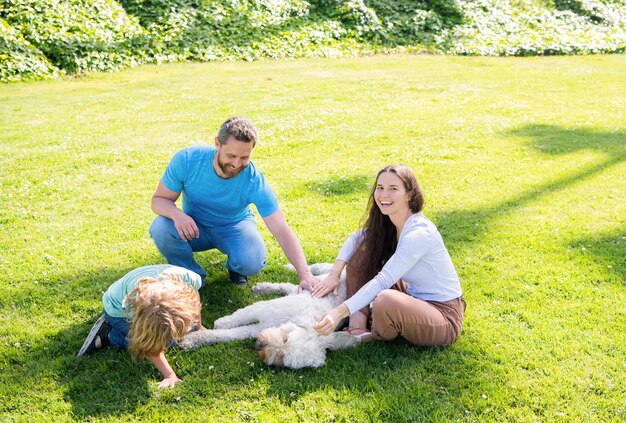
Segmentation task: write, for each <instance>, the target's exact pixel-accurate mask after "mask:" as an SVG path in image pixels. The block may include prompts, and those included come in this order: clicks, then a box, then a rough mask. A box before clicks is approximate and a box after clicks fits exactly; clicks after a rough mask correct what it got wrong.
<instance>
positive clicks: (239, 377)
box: [0, 55, 626, 422]
mask: <svg viewBox="0 0 626 423" xmlns="http://www.w3.org/2000/svg"><path fill="white" fill-rule="evenodd" d="M232 115H245V116H247V117H249V118H250V119H252V120H253V121H254V122H256V123H257V126H258V129H259V131H260V135H261V142H260V144H259V145H258V146H257V147H256V148H255V151H254V155H253V161H254V163H255V164H256V165H257V166H258V167H259V168H260V169H261V170H262V171H263V172H264V174H265V176H266V178H267V179H268V180H269V182H270V184H271V185H272V187H273V188H274V190H275V191H276V193H277V195H278V198H279V200H280V203H281V206H282V208H283V210H284V211H285V214H286V216H287V220H288V221H289V223H290V224H291V226H292V227H293V229H294V230H295V232H296V234H297V235H298V237H299V239H300V240H301V243H302V246H303V248H304V251H305V254H306V256H307V259H308V261H309V263H314V262H331V261H333V260H334V258H335V255H336V254H337V252H338V250H339V248H340V247H341V245H342V243H343V241H344V240H345V238H346V237H347V236H348V235H349V234H350V233H351V232H352V231H354V230H355V229H357V228H358V227H359V223H360V221H361V218H362V216H363V212H364V210H365V204H366V202H367V197H368V194H369V189H370V187H371V185H372V183H373V182H374V180H373V178H374V176H375V174H376V172H377V171H378V170H379V169H380V168H381V167H383V166H384V165H386V164H389V163H398V162H400V163H405V164H407V165H409V166H410V167H411V168H412V169H413V170H414V171H415V173H416V174H417V176H418V179H419V180H420V181H421V183H422V185H423V187H424V189H425V192H426V201H427V206H426V209H425V214H426V215H427V216H428V217H430V218H431V219H432V220H433V221H434V222H435V223H436V224H437V225H438V227H439V229H440V231H441V233H442V235H443V237H444V240H445V241H446V244H447V246H448V249H449V251H450V254H451V256H452V258H453V261H454V263H455V265H456V268H457V271H458V273H459V276H460V278H461V282H462V286H463V289H464V296H465V299H466V301H467V303H468V309H467V312H466V323H465V326H464V330H463V333H462V335H461V336H460V338H459V339H458V341H457V342H456V343H455V344H453V345H451V346H449V347H445V348H419V347H414V346H411V345H409V344H408V343H406V342H404V341H402V340H398V341H395V342H391V343H373V344H366V345H363V346H361V347H360V348H357V349H352V350H346V351H340V352H335V353H330V354H329V356H328V361H327V365H326V366H325V367H323V368H320V369H306V370H299V371H294V370H285V369H275V368H268V367H267V366H265V365H264V364H263V363H262V362H261V361H260V360H259V359H258V358H257V356H256V355H255V352H254V343H253V341H241V342H235V343H231V344H225V345H215V346H208V347H204V348H201V349H197V350H193V351H181V350H178V349H176V348H175V349H172V350H171V351H169V352H168V358H169V360H170V363H171V364H172V365H173V367H174V368H175V369H176V370H177V373H178V375H179V376H181V377H182V378H183V379H184V380H185V382H184V383H183V384H181V385H179V386H177V387H176V388H175V389H171V390H159V389H157V388H156V383H157V382H158V381H159V380H160V379H159V375H158V372H157V371H156V370H154V369H153V368H152V366H151V365H150V364H149V363H148V362H147V361H145V360H144V361H137V362H136V361H133V360H132V359H131V358H130V357H129V356H128V354H126V353H123V352H116V351H114V350H106V351H102V352H99V353H97V354H96V355H94V356H91V357H81V358H80V359H77V358H75V354H76V351H77V350H78V348H79V347H80V345H81V344H82V342H83V339H84V337H85V335H86V334H87V332H88V330H89V328H90V326H91V324H92V323H93V321H94V320H95V319H96V317H97V316H98V315H99V313H101V301H100V297H101V295H102V293H103V292H104V290H105V289H106V288H107V287H108V285H109V284H111V283H112V282H114V281H115V280H116V279H117V278H119V277H120V276H122V275H123V274H124V273H126V272H127V271H129V270H130V269H132V268H135V267H137V266H142V265H147V264H154V263H161V262H163V259H162V257H161V256H160V255H159V254H158V252H157V251H156V248H155V247H154V245H153V244H152V242H151V240H150V236H149V234H148V227H149V225H150V223H151V221H152V219H153V218H154V215H153V214H152V212H151V211H150V207H149V202H150V197H151V195H152V193H153V191H154V189H155V187H156V185H157V183H158V181H159V178H160V176H161V174H162V172H163V170H164V169H165V166H166V165H167V163H168V161H169V159H170V157H171V156H172V155H173V154H174V152H175V151H177V150H178V149H180V148H182V147H184V146H186V145H192V144H197V143H205V142H212V139H213V137H214V136H215V133H216V132H217V129H218V128H219V125H220V124H221V123H222V122H223V121H224V120H225V119H226V118H228V117H229V116H232ZM625 122H626V56H624V55H615V56H586V57H551V58H464V57H456V58H455V57H441V56H394V55H392V56H374V57H365V58H355V59H344V60H293V61H280V62H273V61H267V62H254V63H215V64H175V65H167V66H159V67H156V66H155V67H152V66H146V67H141V68H136V69H133V70H128V71H124V72H120V73H115V74H98V75H92V76H87V77H83V78H78V79H65V80H56V81H47V82H31V83H17V84H11V85H0V162H1V165H0V202H1V206H0V268H1V269H2V271H1V272H0V420H1V421H9V422H10V421H28V422H32V421H50V422H52V421H53V422H63V421H124V422H127V421H167V422H171V421H185V422H187V421H207V422H222V421H223V422H230V421H251V422H256V421H259V422H267V421H307V422H325V421H328V422H332V421H373V422H404V421H437V422H439V421H470V422H474V421H475V422H483V421H487V422H488V421H498V422H499V421H514V422H539V421H543V422H552V421H563V422H570V421H581V422H588V421H591V422H604V421H609V422H611V421H614V422H621V421H624V420H626V333H625V330H626V329H625V328H626V285H625V283H626V207H625V204H626V124H625ZM259 223H260V227H261V230H262V233H263V235H264V237H265V239H266V243H267V247H268V254H269V258H268V265H267V267H266V269H265V270H264V271H263V272H262V273H261V274H260V275H258V276H256V277H254V278H252V281H253V282H256V281H276V282H281V281H291V282H294V283H295V282H296V278H295V276H294V275H293V274H291V273H290V272H288V271H286V270H284V269H283V265H284V264H286V259H285V257H284V256H283V254H282V252H281V250H280V248H279V247H278V244H277V243H276V242H275V241H274V239H273V238H271V236H270V234H269V232H268V231H267V230H266V229H265V227H264V226H263V225H262V223H261V221H260V220H259ZM198 260H199V262H200V264H201V265H203V266H204V267H205V268H206V269H207V271H208V273H209V275H208V281H207V286H206V287H204V288H203V289H202V291H201V296H202V301H203V320H204V324H205V325H206V326H208V327H211V325H212V323H213V321H214V320H215V319H216V318H217V317H219V316H222V315H225V314H228V313H230V312H232V311H234V310H235V309H237V308H239V307H241V306H244V305H247V304H250V303H252V302H254V301H256V300H258V299H259V297H257V296H256V295H255V294H252V293H251V291H250V288H249V287H248V288H239V287H235V286H232V285H231V284H229V282H228V280H227V275H226V271H225V270H224V267H223V265H224V261H225V260H224V256H223V255H222V254H220V253H218V252H206V253H201V254H199V255H198Z"/></svg>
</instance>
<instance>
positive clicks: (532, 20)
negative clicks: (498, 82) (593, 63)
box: [437, 0, 626, 56]
mask: <svg viewBox="0 0 626 423" xmlns="http://www.w3.org/2000/svg"><path fill="white" fill-rule="evenodd" d="M572 3H573V2H572ZM584 3H585V4H591V3H593V4H595V6H596V7H595V8H594V9H593V10H595V11H596V12H597V13H599V14H598V15H594V16H596V17H598V16H600V14H601V15H602V16H603V18H602V23H594V21H593V20H592V19H591V18H590V16H589V13H588V12H589V11H590V10H592V9H591V7H590V6H586V7H587V9H585V10H582V9H581V10H578V12H579V13H576V11H574V10H559V9H558V8H557V9H556V10H549V9H546V8H539V7H536V6H532V7H529V8H527V10H525V11H522V12H519V11H517V10H516V8H515V7H514V6H513V2H511V1H510V0H479V1H470V0H459V4H460V6H461V10H462V12H463V15H464V16H465V23H464V24H462V25H458V26H455V27H453V28H451V29H446V30H444V31H442V32H441V33H440V35H439V37H440V38H439V41H438V46H437V47H438V48H439V49H440V51H442V52H445V53H451V54H469V55H481V56H535V55H555V54H559V55H567V54H589V53H620V52H623V51H624V49H625V48H626V7H625V6H624V5H617V4H604V3H601V2H598V1H596V2H591V1H586V2H584ZM574 9H575V8H574ZM596 12H594V13H596Z"/></svg>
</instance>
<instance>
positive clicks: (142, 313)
mask: <svg viewBox="0 0 626 423" xmlns="http://www.w3.org/2000/svg"><path fill="white" fill-rule="evenodd" d="M162 276H163V278H162V279H155V278H150V277H144V278H141V279H139V280H138V281H137V286H136V287H135V289H133V290H132V291H131V292H130V294H128V297H127V301H128V307H127V309H126V313H127V315H128V316H131V326H130V331H129V334H128V337H129V340H128V352H129V353H130V355H131V356H132V357H135V358H138V357H152V356H156V355H158V354H159V353H161V352H162V351H164V350H166V349H167V347H169V345H170V342H171V340H172V339H174V340H176V341H179V340H181V339H182V338H183V337H184V336H185V334H186V333H187V332H189V329H191V326H192V325H193V323H194V322H196V321H197V320H198V319H199V318H200V308H201V304H200V296H199V295H198V292H197V291H196V290H195V289H194V288H193V287H192V286H190V285H189V284H186V283H184V282H183V281H181V279H180V277H178V276H177V275H168V274H164V275H162Z"/></svg>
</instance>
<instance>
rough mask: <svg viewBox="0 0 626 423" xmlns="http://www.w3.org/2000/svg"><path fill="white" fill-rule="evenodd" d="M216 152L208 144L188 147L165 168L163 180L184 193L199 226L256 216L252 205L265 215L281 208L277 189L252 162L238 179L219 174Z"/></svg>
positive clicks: (185, 208) (187, 207)
mask: <svg viewBox="0 0 626 423" xmlns="http://www.w3.org/2000/svg"><path fill="white" fill-rule="evenodd" d="M216 151H217V149H216V148H215V147H214V146H208V145H198V146H193V147H187V148H184V149H182V150H180V151H178V152H177V153H176V154H175V155H174V157H172V160H171V161H170V163H169V165H168V166H167V169H165V172H164V173H163V177H162V178H161V182H163V185H165V187H166V188H168V189H169V190H171V191H174V192H182V194H183V211H184V212H185V213H187V214H188V215H189V216H191V217H192V218H193V219H194V220H195V221H196V223H197V224H198V225H200V226H204V227H209V228H211V227H219V226H225V225H230V224H233V223H237V222H240V221H242V220H244V219H246V218H250V217H252V212H251V211H250V207H249V206H250V204H254V205H255V206H256V208H257V210H258V211H259V213H260V214H261V217H267V216H269V215H271V214H273V213H274V212H276V211H278V209H279V206H278V200H277V199H276V195H275V194H274V191H273V190H272V188H271V187H270V186H269V185H268V183H267V182H266V181H265V178H264V177H263V174H262V173H261V172H260V171H259V170H258V169H257V168H256V167H255V166H254V164H252V162H250V163H249V164H248V166H246V167H245V168H244V169H243V170H242V171H241V173H239V174H238V175H237V176H235V177H234V178H228V179H222V178H220V177H219V176H217V174H216V173H215V169H214V168H213V156H214V155H215V152H216Z"/></svg>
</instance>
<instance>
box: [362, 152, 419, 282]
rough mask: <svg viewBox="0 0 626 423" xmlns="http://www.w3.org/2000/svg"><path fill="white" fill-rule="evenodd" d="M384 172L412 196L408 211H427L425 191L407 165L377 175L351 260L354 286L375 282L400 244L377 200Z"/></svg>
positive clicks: (390, 166) (392, 226)
mask: <svg viewBox="0 0 626 423" xmlns="http://www.w3.org/2000/svg"><path fill="white" fill-rule="evenodd" d="M385 172H391V173H393V174H395V175H396V176H398V178H400V180H401V181H402V183H403V184H404V189H405V190H406V192H407V193H408V195H409V209H410V210H411V211H412V212H413V213H417V212H420V211H421V210H422V209H423V208H424V192H423V191H422V188H421V187H420V185H419V183H418V182H417V179H416V178H415V175H414V174H413V172H412V171H411V169H409V168H408V167H407V166H404V165H400V164H393V165H388V166H385V167H384V168H382V169H381V171H380V172H378V175H376V181H375V182H374V186H373V188H372V192H371V193H370V197H369V200H368V203H367V211H366V214H365V215H364V216H363V218H364V220H365V222H364V224H363V232H362V235H361V239H360V240H359V241H358V247H357V249H356V251H355V252H354V254H353V255H352V257H351V259H350V263H351V264H354V266H352V268H353V269H354V270H353V271H352V275H353V276H352V278H354V280H353V281H352V282H351V285H353V286H363V285H365V284H366V283H367V282H369V281H370V280H371V279H373V278H374V276H376V275H377V274H378V272H380V270H381V269H382V268H383V266H384V265H385V263H386V262H387V260H389V258H390V257H391V256H392V255H393V253H394V252H395V251H396V247H397V243H398V241H397V233H396V227H395V226H394V224H393V223H392V222H391V219H390V218H389V216H385V215H384V214H382V213H381V211H380V209H379V208H378V205H377V204H376V201H375V200H374V193H375V192H376V186H377V184H378V178H379V177H380V175H381V174H383V173H385Z"/></svg>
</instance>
